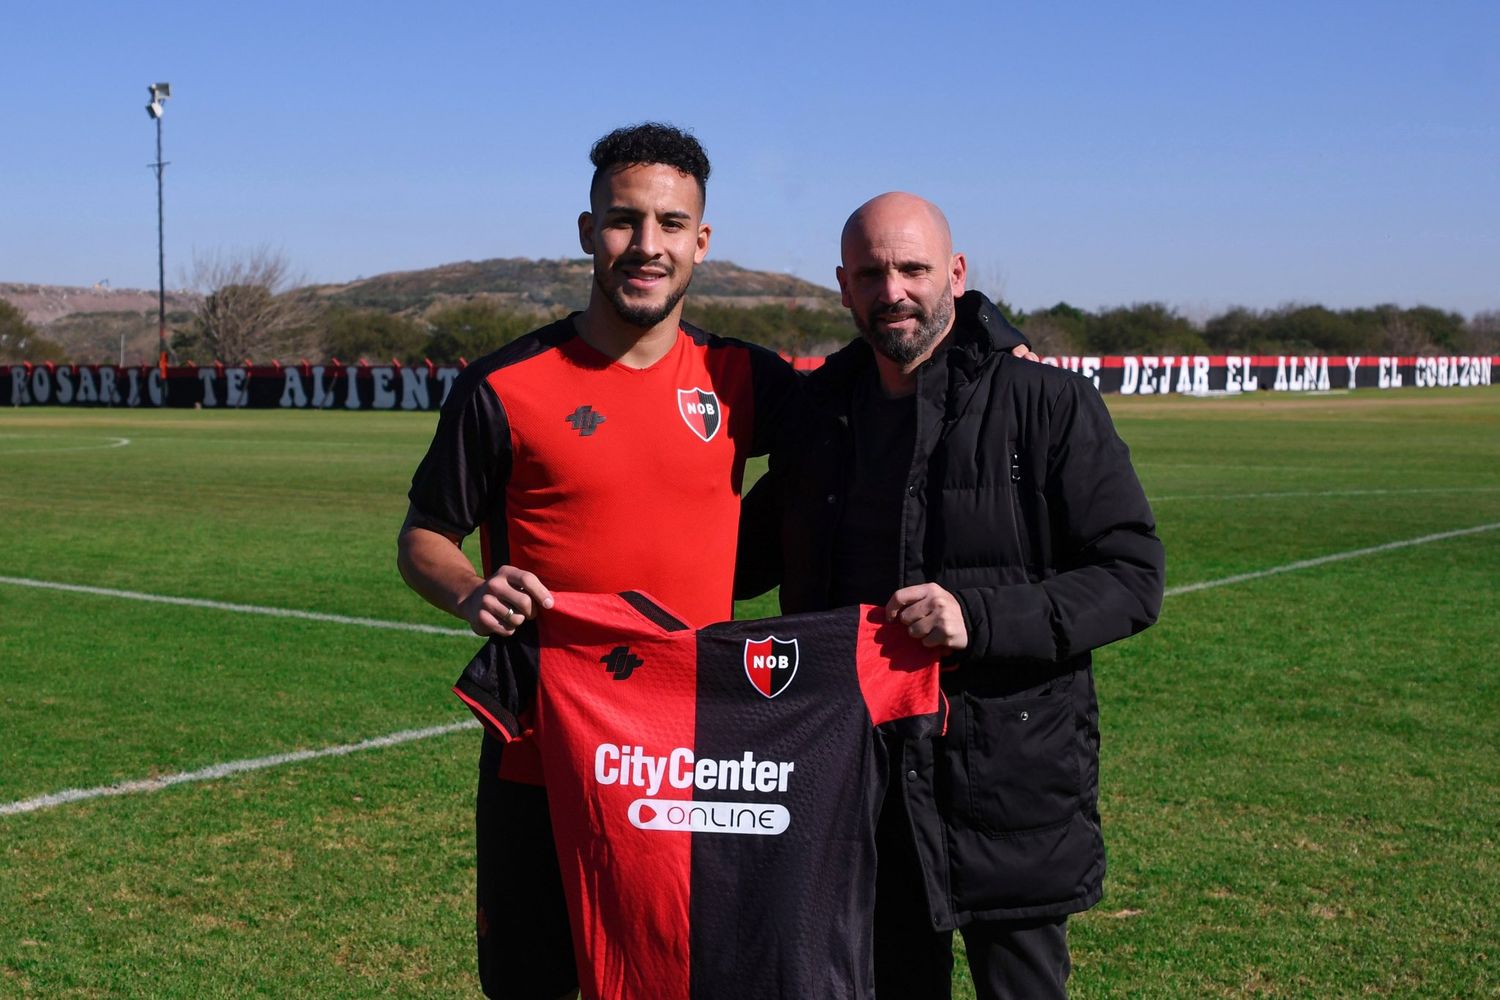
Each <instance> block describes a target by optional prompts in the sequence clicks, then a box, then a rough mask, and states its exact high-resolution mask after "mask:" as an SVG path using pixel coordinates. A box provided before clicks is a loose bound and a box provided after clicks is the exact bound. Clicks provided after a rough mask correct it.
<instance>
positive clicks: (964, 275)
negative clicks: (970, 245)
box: [948, 253, 969, 299]
mask: <svg viewBox="0 0 1500 1000" xmlns="http://www.w3.org/2000/svg"><path fill="white" fill-rule="evenodd" d="M968 277H969V262H968V261H967V260H965V259H964V255H963V254H961V253H956V254H954V255H953V262H952V263H951V264H950V265H949V267H948V284H949V285H950V286H952V288H953V297H954V298H955V299H957V298H961V297H962V296H963V294H964V282H965V281H966V280H967V279H968Z"/></svg>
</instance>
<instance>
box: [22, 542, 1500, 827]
mask: <svg viewBox="0 0 1500 1000" xmlns="http://www.w3.org/2000/svg"><path fill="white" fill-rule="evenodd" d="M1497 528H1500V523H1495V524H1481V525H1478V526H1476V527H1472V528H1459V529H1457V530H1455V531H1442V532H1438V533H1436V534H1432V535H1423V536H1422V537H1420V538H1407V539H1402V540H1401V541H1396V542H1386V543H1384V544H1383V545H1372V546H1369V547H1367V548H1362V549H1351V550H1350V551H1348V552H1334V553H1331V554H1329V555H1326V556H1318V557H1317V558H1315V559H1301V560H1298V561H1297V562H1292V563H1287V564H1286V565H1284V566H1272V567H1271V568H1270V569H1263V570H1256V571H1254V572H1251V573H1237V574H1235V575H1234V576H1225V577H1220V578H1218V579H1217V580H1203V581H1201V582H1199V583H1189V584H1183V585H1182V586H1179V587H1170V588H1168V589H1167V591H1166V592H1165V595H1164V596H1166V597H1175V596H1177V595H1179V594H1191V593H1195V592H1197V591H1200V590H1209V589H1212V588H1214V587H1226V586H1229V585H1231V584H1236V583H1245V582H1247V581H1250V580H1259V579H1262V578H1264V577H1268V576H1275V575H1277V574H1280V573H1291V572H1294V571H1296V570H1301V569H1311V568H1312V567H1315V566H1324V565H1327V564H1328V563H1333V562H1341V561H1343V560H1346V559H1357V558H1359V557H1361V556H1368V555H1376V554H1379V553H1382V552H1391V551H1395V550H1397V549H1404V548H1410V547H1412V546H1415V545H1426V544H1429V543H1431V542H1441V541H1446V540H1447V539H1450V538H1462V537H1464V536H1466V535H1477V534H1479V533H1481V532H1485V531H1494V530H1496V529H1497ZM9 582H14V581H12V579H11V578H8V577H0V583H9ZM22 582H23V583H26V584H28V585H29V584H31V581H22ZM59 586H60V589H67V590H83V591H84V592H91V591H93V590H96V589H99V588H80V587H74V586H72V585H59ZM109 593H110V595H111V596H118V595H120V594H122V593H126V592H118V591H116V592H109ZM141 596H143V597H146V598H150V597H152V595H141ZM170 603H193V604H194V606H203V605H206V606H209V607H221V608H222V607H226V606H225V605H219V604H216V603H215V602H188V601H187V599H185V598H184V599H174V600H172V601H171V602H170ZM265 610H268V611H271V612H277V611H279V610H280V609H274V608H272V609H265ZM310 615H311V613H309V612H302V613H300V614H297V615H293V617H304V616H310ZM330 618H331V619H333V620H337V621H342V622H345V623H357V622H358V621H359V620H358V619H351V618H342V617H340V616H337V615H334V616H323V615H320V616H317V620H327V619H330ZM375 624H377V625H380V626H383V627H396V626H399V627H412V626H406V625H403V624H402V623H397V622H377V623H375ZM451 631H457V630H451ZM478 726H479V723H478V722H477V721H475V720H465V721H463V722H454V723H449V724H448V725H444V726H433V727H430V728H428V729H406V730H402V731H401V732H397V733H391V734H389V735H387V736H378V737H375V738H373V739H368V740H361V741H360V742H358V743H345V744H341V745H339V746H332V747H323V748H321V749H318V750H297V751H293V752H291V753H284V754H273V755H271V756H269V757H254V758H251V759H249V760H237V761H229V762H228V763H224V764H214V765H212V766H210V767H205V768H202V769H200V770H197V771H185V772H180V773H177V774H168V775H163V776H161V777H158V778H149V779H144V780H139V781H125V782H121V783H119V784H115V785H102V786H99V787H96V788H70V789H64V790H63V791H60V792H53V793H52V794H50V795H40V796H37V797H36V798H31V799H21V800H19V801H16V802H4V803H0V816H8V815H13V814H16V813H26V812H35V811H36V810H39V809H50V808H52V807H54V806H59V805H64V804H66V803H69V802H79V801H82V800H85V799H94V798H101V797H103V796H109V795H131V794H135V793H137V792H155V791H160V790H161V789H163V788H168V787H170V786H172V785H179V784H183V783H185V782H192V781H212V780H215V779H218V778H223V777H227V776H229V775H231V774H239V773H241V772H244V771H258V770H263V769H265V768H269V767H278V766H280V765H282V764H291V763H295V762H298V761H304V760H314V759H317V758H319V757H338V756H344V755H346V754H351V753H357V752H359V751H361V750H373V749H376V748H378V747H387V746H394V745H396V744H399V743H409V742H412V741H413V740H421V739H427V738H429V737H432V736H442V735H445V734H447V733H453V732H458V731H459V730H462V729H475V728H478Z"/></svg>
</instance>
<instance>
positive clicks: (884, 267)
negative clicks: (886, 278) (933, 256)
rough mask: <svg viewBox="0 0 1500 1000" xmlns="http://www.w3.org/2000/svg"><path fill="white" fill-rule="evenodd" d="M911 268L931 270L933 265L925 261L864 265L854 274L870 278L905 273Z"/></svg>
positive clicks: (855, 270) (856, 269)
mask: <svg viewBox="0 0 1500 1000" xmlns="http://www.w3.org/2000/svg"><path fill="white" fill-rule="evenodd" d="M913 267H921V268H926V269H927V270H932V269H933V264H932V263H931V262H930V261H925V260H898V261H896V262H894V263H892V264H866V265H865V266H864V267H857V268H855V269H854V273H855V274H857V275H859V276H860V277H870V276H873V275H877V274H884V273H885V272H887V271H905V270H907V269H908V268H913Z"/></svg>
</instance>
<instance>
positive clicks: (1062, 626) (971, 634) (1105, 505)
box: [952, 379, 1166, 661]
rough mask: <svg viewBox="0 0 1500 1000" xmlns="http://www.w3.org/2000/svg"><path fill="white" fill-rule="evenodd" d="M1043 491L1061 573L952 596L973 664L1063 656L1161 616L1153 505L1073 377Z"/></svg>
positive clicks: (1054, 428) (1058, 413) (1099, 410)
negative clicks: (982, 660) (985, 660)
mask: <svg viewBox="0 0 1500 1000" xmlns="http://www.w3.org/2000/svg"><path fill="white" fill-rule="evenodd" d="M1044 492H1045V495H1046V499H1047V503H1048V510H1049V513H1050V515H1051V517H1052V520H1053V529H1054V533H1053V535H1054V539H1055V540H1056V542H1055V544H1056V545H1057V546H1058V551H1057V555H1056V565H1057V567H1058V569H1059V570H1060V571H1059V572H1058V573H1056V575H1054V576H1052V577H1050V578H1048V579H1046V580H1043V581H1041V582H1040V583H1034V584H1013V585H996V586H991V587H965V588H962V589H960V590H958V591H957V592H955V593H954V594H953V595H952V596H953V598H954V599H955V600H956V601H957V603H958V604H959V606H960V607H961V608H962V611H963V619H964V622H965V625H966V626H967V628H966V632H967V636H966V638H967V643H968V650H967V652H966V654H965V655H966V657H968V658H989V657H1024V658H1031V659H1038V660H1050V661H1058V660H1063V659H1066V658H1068V657H1071V656H1074V655H1077V654H1079V653H1083V652H1086V651H1088V650H1091V649H1097V648H1098V647H1100V646H1103V645H1106V644H1108V643H1111V642H1114V641H1116V640H1117V639H1123V638H1125V637H1126V636H1129V635H1134V634H1135V633H1136V632H1139V631H1141V630H1142V629H1144V628H1146V627H1147V626H1149V625H1150V624H1152V623H1153V622H1155V621H1156V618H1157V615H1158V614H1160V612H1161V601H1162V591H1163V584H1164V581H1165V577H1166V554H1165V550H1164V549H1163V547H1162V544H1161V540H1160V539H1158V538H1157V537H1156V522H1155V519H1154V517H1153V516H1152V514H1151V507H1150V504H1148V503H1147V501H1146V495H1145V491H1144V490H1142V489H1141V484H1140V480H1139V479H1137V478H1136V475H1135V470H1134V469H1133V468H1132V467H1131V464H1130V453H1129V450H1128V449H1127V448H1126V447H1125V443H1124V442H1123V441H1121V440H1120V438H1119V435H1118V434H1116V433H1115V429H1114V424H1113V422H1112V421H1111V420H1110V417H1109V411H1108V410H1107V409H1106V408H1105V406H1104V402H1103V400H1101V399H1100V398H1099V395H1098V393H1097V392H1096V391H1094V389H1093V387H1092V386H1091V385H1088V384H1087V383H1086V382H1084V381H1083V380H1076V379H1075V380H1069V383H1068V384H1067V385H1066V386H1064V388H1063V390H1062V393H1061V395H1060V396H1059V397H1058V399H1057V401H1056V403H1055V405H1054V407H1053V411H1052V414H1051V434H1050V448H1049V456H1048V465H1047V483H1046V484H1045V488H1044ZM1059 529H1060V530H1059Z"/></svg>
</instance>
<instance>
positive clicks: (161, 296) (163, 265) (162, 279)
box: [156, 118, 167, 368]
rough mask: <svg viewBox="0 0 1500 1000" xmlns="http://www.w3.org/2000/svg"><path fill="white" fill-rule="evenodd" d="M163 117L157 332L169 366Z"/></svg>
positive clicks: (159, 165) (158, 139) (158, 121)
mask: <svg viewBox="0 0 1500 1000" xmlns="http://www.w3.org/2000/svg"><path fill="white" fill-rule="evenodd" d="M165 167H166V164H165V163H163V162H162V159H161V119H160V118H158V119H156V332H157V335H158V338H159V341H160V346H161V366H162V367H163V368H165V367H166V366H167V250H166V214H165V209H164V205H163V199H162V172H163V169H164V168H165Z"/></svg>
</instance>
